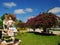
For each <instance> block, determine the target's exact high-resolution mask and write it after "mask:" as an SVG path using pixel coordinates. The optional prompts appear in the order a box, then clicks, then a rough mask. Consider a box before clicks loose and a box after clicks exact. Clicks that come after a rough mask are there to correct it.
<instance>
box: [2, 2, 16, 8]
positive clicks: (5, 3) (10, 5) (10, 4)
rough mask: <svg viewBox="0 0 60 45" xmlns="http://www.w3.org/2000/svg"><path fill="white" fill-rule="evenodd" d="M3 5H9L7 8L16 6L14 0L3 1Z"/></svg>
mask: <svg viewBox="0 0 60 45" xmlns="http://www.w3.org/2000/svg"><path fill="white" fill-rule="evenodd" d="M3 5H4V6H6V7H9V8H11V7H13V6H16V4H15V3H14V2H4V3H3Z"/></svg>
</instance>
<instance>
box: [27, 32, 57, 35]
mask: <svg viewBox="0 0 60 45" xmlns="http://www.w3.org/2000/svg"><path fill="white" fill-rule="evenodd" d="M27 33H34V34H36V35H42V36H56V34H49V33H40V32H27Z"/></svg>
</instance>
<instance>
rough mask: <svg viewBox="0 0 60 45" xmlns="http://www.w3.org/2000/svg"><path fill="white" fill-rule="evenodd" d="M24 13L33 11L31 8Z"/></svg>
mask: <svg viewBox="0 0 60 45" xmlns="http://www.w3.org/2000/svg"><path fill="white" fill-rule="evenodd" d="M25 11H26V12H33V9H32V8H26V9H25Z"/></svg>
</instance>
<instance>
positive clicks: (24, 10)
mask: <svg viewBox="0 0 60 45" xmlns="http://www.w3.org/2000/svg"><path fill="white" fill-rule="evenodd" d="M28 12H33V9H31V8H25V9H16V10H14V14H25V13H28Z"/></svg>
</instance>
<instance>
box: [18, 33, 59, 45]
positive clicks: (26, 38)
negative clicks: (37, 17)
mask: <svg viewBox="0 0 60 45" xmlns="http://www.w3.org/2000/svg"><path fill="white" fill-rule="evenodd" d="M17 38H19V39H21V40H22V42H21V44H20V45H58V43H60V36H46V35H36V34H34V33H18V35H17Z"/></svg>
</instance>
